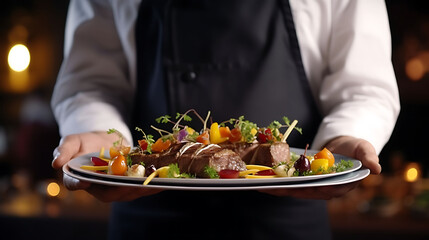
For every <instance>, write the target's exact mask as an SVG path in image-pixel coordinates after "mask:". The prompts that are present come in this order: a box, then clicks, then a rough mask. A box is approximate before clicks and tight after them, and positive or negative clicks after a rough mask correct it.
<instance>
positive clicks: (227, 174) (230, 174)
mask: <svg viewBox="0 0 429 240" xmlns="http://www.w3.org/2000/svg"><path fill="white" fill-rule="evenodd" d="M239 175H240V172H239V171H237V170H232V169H224V170H221V171H220V172H219V178H238V176H239Z"/></svg>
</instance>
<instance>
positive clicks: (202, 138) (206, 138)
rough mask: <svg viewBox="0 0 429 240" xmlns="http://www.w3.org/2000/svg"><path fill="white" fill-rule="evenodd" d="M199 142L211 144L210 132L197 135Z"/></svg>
mask: <svg viewBox="0 0 429 240" xmlns="http://www.w3.org/2000/svg"><path fill="white" fill-rule="evenodd" d="M196 140H197V142H199V143H202V144H204V145H208V144H210V136H209V133H208V132H207V131H205V132H203V133H201V134H200V135H199V136H198V137H197V139H196Z"/></svg>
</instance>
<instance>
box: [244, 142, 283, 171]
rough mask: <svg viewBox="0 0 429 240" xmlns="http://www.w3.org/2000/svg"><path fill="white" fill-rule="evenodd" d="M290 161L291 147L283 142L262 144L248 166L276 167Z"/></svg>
mask: <svg viewBox="0 0 429 240" xmlns="http://www.w3.org/2000/svg"><path fill="white" fill-rule="evenodd" d="M289 161H290V151H289V145H288V144H287V143H283V142H275V143H264V144H260V145H259V146H258V148H257V149H256V151H255V153H254V155H253V158H252V159H251V161H250V162H249V163H248V164H256V165H264V166H269V167H272V166H275V165H277V164H279V163H281V162H289Z"/></svg>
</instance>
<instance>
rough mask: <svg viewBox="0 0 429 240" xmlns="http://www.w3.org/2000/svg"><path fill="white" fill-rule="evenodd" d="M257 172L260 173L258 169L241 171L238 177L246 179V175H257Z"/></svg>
mask: <svg viewBox="0 0 429 240" xmlns="http://www.w3.org/2000/svg"><path fill="white" fill-rule="evenodd" d="M257 172H259V170H258V169H250V170H244V171H241V172H240V173H239V174H238V176H240V177H244V176H246V175H250V174H255V173H257Z"/></svg>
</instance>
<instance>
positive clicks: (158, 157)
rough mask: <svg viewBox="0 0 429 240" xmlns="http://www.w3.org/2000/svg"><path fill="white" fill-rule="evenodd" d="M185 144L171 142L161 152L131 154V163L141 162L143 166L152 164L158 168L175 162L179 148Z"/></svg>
mask: <svg viewBox="0 0 429 240" xmlns="http://www.w3.org/2000/svg"><path fill="white" fill-rule="evenodd" d="M184 145H185V143H177V144H173V145H172V146H171V147H170V148H168V149H167V150H165V151H164V152H162V153H153V154H140V153H136V154H131V155H130V157H131V161H132V162H133V164H139V163H140V162H143V163H144V164H145V166H150V165H153V166H155V168H160V167H164V166H168V165H170V164H172V163H176V162H177V156H178V154H179V150H180V149H181V148H182V147H183V146H184Z"/></svg>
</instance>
